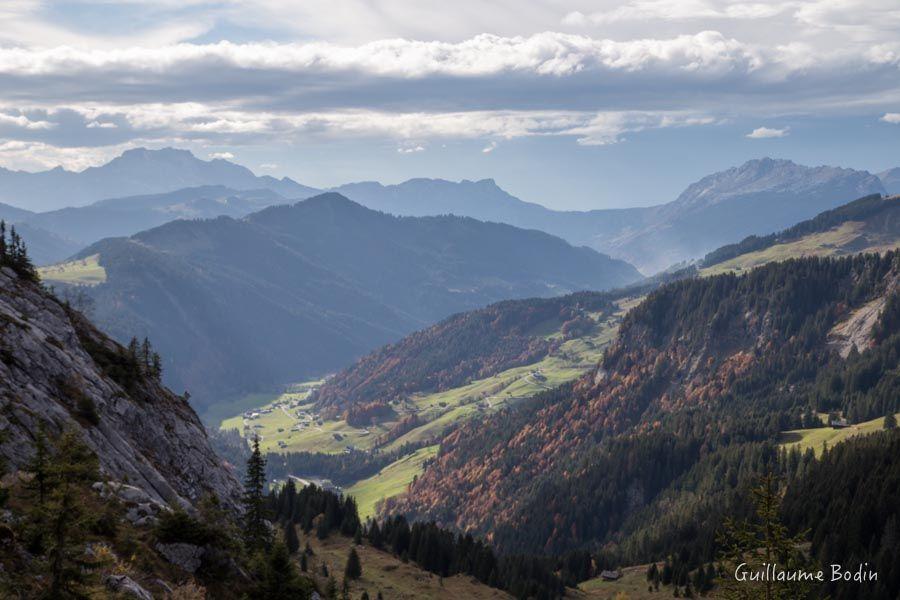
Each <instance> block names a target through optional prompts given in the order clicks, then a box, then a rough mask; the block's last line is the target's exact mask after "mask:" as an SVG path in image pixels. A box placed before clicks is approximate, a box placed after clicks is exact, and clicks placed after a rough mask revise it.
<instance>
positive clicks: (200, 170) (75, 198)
mask: <svg viewBox="0 0 900 600" xmlns="http://www.w3.org/2000/svg"><path fill="white" fill-rule="evenodd" d="M205 185H221V186H226V187H229V188H232V189H235V190H257V189H267V190H271V191H273V192H276V193H278V194H280V195H282V196H284V197H285V198H291V199H301V198H307V197H309V196H311V195H313V194H315V193H317V192H318V190H316V189H314V188H310V187H308V186H305V185H301V184H299V183H297V182H296V181H294V180H292V179H289V178H287V177H284V178H282V179H276V178H274V177H269V176H262V177H258V176H256V175H254V174H253V172H252V171H250V169H248V168H246V167H242V166H240V165H236V164H234V163H232V162H229V161H227V160H223V159H215V160H210V161H205V160H200V159H198V158H197V157H195V156H194V155H193V154H192V153H191V152H190V151H188V150H176V149H174V148H164V149H162V150H148V149H146V148H135V149H133V150H127V151H125V152H124V153H123V154H122V155H121V156H119V157H117V158H114V159H113V160H111V161H110V162H108V163H106V164H105V165H102V166H99V167H91V168H89V169H85V170H84V171H80V172H77V173H76V172H72V171H66V170H65V169H63V168H61V167H57V168H55V169H52V170H50V171H42V172H39V173H27V172H25V171H10V170H8V169H0V202H5V203H7V204H12V205H14V206H18V207H21V208H26V209H28V210H31V211H35V212H39V211H46V210H54V209H58V208H65V207H72V206H84V205H85V204H90V203H91V202H95V201H97V200H103V199H106V198H121V197H124V196H136V195H145V194H158V193H161V192H172V191H175V190H178V189H182V188H187V187H197V186H205Z"/></svg>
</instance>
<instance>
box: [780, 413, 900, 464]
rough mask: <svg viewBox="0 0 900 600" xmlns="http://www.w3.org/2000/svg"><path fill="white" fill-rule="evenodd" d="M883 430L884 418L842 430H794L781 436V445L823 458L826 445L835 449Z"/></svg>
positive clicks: (898, 415)
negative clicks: (852, 440)
mask: <svg viewBox="0 0 900 600" xmlns="http://www.w3.org/2000/svg"><path fill="white" fill-rule="evenodd" d="M896 417H897V418H900V413H897V415H896ZM883 429H884V417H878V418H877V419H872V420H870V421H864V422H862V423H857V424H856V425H851V426H850V427H844V428H842V429H834V428H832V427H817V428H813V429H794V430H791V431H785V432H784V433H783V434H781V439H780V440H779V443H780V444H781V445H782V446H784V447H786V448H787V449H788V450H790V449H791V448H794V447H797V448H799V450H800V451H801V452H805V451H806V450H807V449H808V448H812V450H813V452H815V453H816V456H821V455H822V449H823V447H824V445H825V444H827V445H828V447H829V448H833V447H834V446H835V445H837V444H840V443H841V442H846V441H847V440H849V439H851V438H854V437H857V436H862V435H870V434H872V433H876V432H878V431H882V430H883Z"/></svg>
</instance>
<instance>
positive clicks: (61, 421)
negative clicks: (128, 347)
mask: <svg viewBox="0 0 900 600" xmlns="http://www.w3.org/2000/svg"><path fill="white" fill-rule="evenodd" d="M124 357H126V351H125V349H124V348H122V347H121V346H120V345H118V344H117V343H115V342H113V341H112V340H110V339H109V338H107V337H106V336H105V335H103V334H102V333H100V332H99V331H98V330H97V329H96V328H95V327H94V326H93V325H91V323H90V322H89V321H88V320H87V319H86V318H85V317H84V316H83V315H81V314H80V313H78V312H76V311H74V310H72V309H71V308H69V307H67V306H65V305H63V304H62V303H61V302H60V301H59V300H57V299H56V298H55V297H54V296H53V295H51V294H50V293H48V292H47V291H45V290H44V289H42V288H41V287H40V286H39V285H36V284H34V283H32V282H28V281H25V280H23V279H21V278H19V277H18V276H17V275H16V274H15V273H14V272H13V271H11V270H10V269H7V268H4V269H2V270H0V431H2V433H3V435H2V440H0V456H2V457H3V458H4V459H5V460H6V461H7V463H8V465H9V466H10V467H11V468H13V469H15V468H22V467H23V466H25V465H26V464H27V461H28V460H29V458H30V457H31V455H32V452H33V447H34V439H35V435H36V432H37V431H38V429H39V427H41V426H43V427H44V430H45V431H46V435H47V437H48V438H49V439H51V440H52V439H54V438H55V437H56V436H58V435H59V434H60V433H61V432H62V431H64V430H67V429H75V430H78V431H80V432H81V433H82V435H83V437H84V440H85V442H86V443H87V444H88V445H89V446H90V448H91V449H92V450H93V451H94V452H96V454H97V456H98V458H99V461H100V467H101V469H102V471H103V472H104V473H105V474H106V476H107V478H108V479H111V480H115V481H119V482H124V483H127V484H128V485H129V486H132V488H130V489H131V491H132V493H134V494H137V495H138V496H140V499H137V500H135V503H136V504H137V505H140V504H146V505H150V504H155V503H162V504H167V505H170V506H179V505H180V506H183V507H189V506H191V505H194V504H195V503H196V502H197V501H199V500H200V499H201V498H202V497H204V496H205V495H208V494H212V495H215V496H218V497H219V498H220V500H221V501H222V502H223V503H224V504H225V505H226V506H232V507H234V506H236V504H237V502H238V499H239V497H240V484H239V482H238V480H237V479H236V477H235V476H234V474H233V473H232V472H230V471H229V470H228V469H227V468H226V467H225V466H224V464H223V462H222V461H221V459H220V458H219V457H217V456H216V454H215V453H214V452H213V450H212V449H211V447H210V445H209V441H208V439H207V436H206V431H205V430H204V428H203V425H202V424H201V423H200V420H199V419H198V417H197V415H196V413H195V412H194V411H193V409H192V408H191V407H190V406H189V405H188V403H187V401H186V400H185V399H184V398H182V397H180V396H177V395H175V394H173V393H172V392H170V391H169V390H168V389H166V388H164V387H163V386H162V385H160V384H159V383H158V382H157V381H156V380H155V379H154V378H152V377H149V376H146V375H144V374H143V373H140V372H137V373H135V372H134V370H133V369H132V371H131V372H128V371H127V370H125V367H123V362H124ZM126 367H127V365H126ZM133 488H139V490H138V491H133ZM123 489H124V488H123ZM125 491H129V490H125ZM141 491H142V492H141ZM119 492H122V490H119Z"/></svg>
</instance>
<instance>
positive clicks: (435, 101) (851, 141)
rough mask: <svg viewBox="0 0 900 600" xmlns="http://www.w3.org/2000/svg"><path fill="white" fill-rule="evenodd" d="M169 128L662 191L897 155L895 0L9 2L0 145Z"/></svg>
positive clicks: (404, 166) (292, 165) (585, 188)
mask: <svg viewBox="0 0 900 600" xmlns="http://www.w3.org/2000/svg"><path fill="white" fill-rule="evenodd" d="M138 146H144V147H149V148H158V147H165V146H174V147H179V148H187V149H190V150H192V151H193V152H194V153H195V154H196V155H197V156H199V157H201V158H215V157H219V158H227V159H229V160H233V161H234V162H238V163H240V164H243V165H246V166H248V167H249V168H251V169H252V170H254V171H255V172H257V173H260V174H270V175H275V176H290V177H292V178H294V179H296V180H297V181H300V182H302V183H304V184H307V185H311V186H315V187H329V186H334V185H339V184H342V183H347V182H351V181H362V180H377V181H381V182H383V183H397V182H400V181H403V180H405V179H409V178H412V177H440V178H444V179H451V180H460V179H472V180H477V179H483V178H493V179H495V180H496V181H497V183H498V184H499V185H501V187H503V188H504V189H506V190H507V191H509V192H510V193H513V194H514V195H516V196H518V197H520V198H522V199H523V200H527V201H531V202H539V203H541V204H544V205H546V206H550V207H552V208H557V209H589V208H610V207H624V206H640V205H651V204H658V203H661V202H666V201H669V200H673V199H674V198H675V197H676V196H677V195H678V193H679V192H680V191H681V190H682V189H683V188H684V187H686V186H687V185H688V184H689V183H691V182H693V181H695V180H697V179H699V178H700V177H702V176H704V175H707V174H709V173H712V172H714V171H717V170H721V169H724V168H728V167H731V166H735V165H739V164H740V163H742V162H744V161H746V160H749V159H752V158H759V157H762V156H771V157H777V158H789V159H792V160H795V161H796V162H800V163H802V164H808V165H819V164H831V165H837V166H844V167H852V168H858V169H866V170H869V171H872V172H878V171H880V170H884V169H887V168H891V167H896V166H900V2H898V1H897V0H797V1H792V0H788V1H778V2H773V1H769V0H759V1H744V0H738V1H732V0H627V1H621V0H610V1H605V0H600V1H593V2H588V1H578V0H531V1H526V0H497V1H493V2H491V1H485V0H455V1H454V2H446V1H445V0H441V1H436V0H415V1H412V0H403V1H401V0H327V1H326V0H303V1H302V2H300V1H287V0H252V1H246V2H239V1H231V0H217V1H212V2H210V1H205V0H154V1H149V0H117V1H115V2H113V1H90V0H55V1H52V2H51V1H42V0H3V2H2V3H0V166H3V167H6V168H10V169H22V170H42V169H47V168H53V167H56V166H62V167H64V168H67V169H71V170H80V169H83V168H86V167H88V166H94V165H98V164H102V163H104V162H106V161H107V160H109V159H111V158H113V157H114V156H117V155H118V154H120V153H121V152H122V151H123V150H125V149H128V148H131V147H138Z"/></svg>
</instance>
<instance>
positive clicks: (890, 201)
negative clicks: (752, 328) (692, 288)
mask: <svg viewBox="0 0 900 600" xmlns="http://www.w3.org/2000/svg"><path fill="white" fill-rule="evenodd" d="M897 247H900V196H889V197H881V196H878V195H876V196H867V197H865V198H860V199H859V200H855V201H853V202H850V203H848V204H845V205H844V206H840V207H838V208H836V209H834V210H830V211H826V212H824V213H822V214H820V215H818V216H816V217H814V218H812V219H809V220H807V221H803V222H801V223H798V224H797V225H794V226H793V227H791V228H789V229H786V230H784V231H782V232H779V233H774V234H772V235H768V236H762V237H758V236H750V237H748V238H745V239H744V240H742V241H741V242H739V243H737V244H731V245H729V246H723V247H722V248H719V249H718V250H715V251H714V252H711V253H710V254H708V255H707V256H706V258H705V259H704V260H703V262H702V264H701V270H700V273H701V274H702V275H707V276H708V275H718V274H720V273H726V272H735V273H738V274H740V273H744V272H746V271H749V270H750V269H753V268H755V267H758V266H760V265H764V264H766V263H770V262H777V261H783V260H787V259H789V258H800V257H804V256H845V255H848V254H858V253H860V252H886V251H888V250H892V249H895V248H897Z"/></svg>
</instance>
